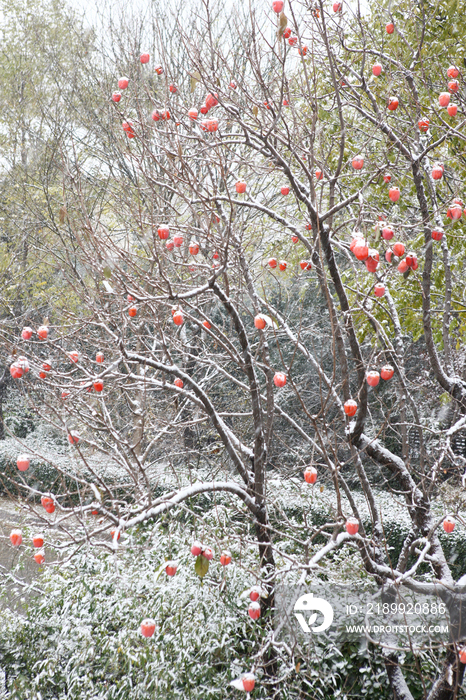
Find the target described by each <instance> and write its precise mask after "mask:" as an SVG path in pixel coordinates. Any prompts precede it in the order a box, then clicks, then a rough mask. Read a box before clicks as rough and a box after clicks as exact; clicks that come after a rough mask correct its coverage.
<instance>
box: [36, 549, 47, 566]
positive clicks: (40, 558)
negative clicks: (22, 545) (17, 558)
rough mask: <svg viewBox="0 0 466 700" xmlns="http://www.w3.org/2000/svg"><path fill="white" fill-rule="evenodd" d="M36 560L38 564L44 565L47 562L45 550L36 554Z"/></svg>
mask: <svg viewBox="0 0 466 700" xmlns="http://www.w3.org/2000/svg"><path fill="white" fill-rule="evenodd" d="M34 559H35V561H36V562H37V563H38V564H43V563H44V561H45V553H44V550H43V549H40V550H39V551H38V552H36V553H35V554H34Z"/></svg>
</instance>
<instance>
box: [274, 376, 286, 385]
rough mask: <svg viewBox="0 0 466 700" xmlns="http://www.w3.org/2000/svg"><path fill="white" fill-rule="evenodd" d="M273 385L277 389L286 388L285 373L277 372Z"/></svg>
mask: <svg viewBox="0 0 466 700" xmlns="http://www.w3.org/2000/svg"><path fill="white" fill-rule="evenodd" d="M273 383H274V384H275V386H277V387H279V388H280V387H282V386H285V384H286V374H285V373H284V372H275V374H274V376H273Z"/></svg>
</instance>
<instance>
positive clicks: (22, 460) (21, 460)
mask: <svg viewBox="0 0 466 700" xmlns="http://www.w3.org/2000/svg"><path fill="white" fill-rule="evenodd" d="M30 464H31V461H30V459H29V457H28V456H27V455H19V457H18V459H17V460H16V466H17V467H18V469H19V471H20V472H25V471H27V470H28V469H29V465H30Z"/></svg>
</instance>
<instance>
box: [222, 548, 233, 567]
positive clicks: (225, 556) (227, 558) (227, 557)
mask: <svg viewBox="0 0 466 700" xmlns="http://www.w3.org/2000/svg"><path fill="white" fill-rule="evenodd" d="M220 564H221V565H222V566H228V564H231V554H230V552H228V551H227V550H225V551H223V552H222V553H221V555H220Z"/></svg>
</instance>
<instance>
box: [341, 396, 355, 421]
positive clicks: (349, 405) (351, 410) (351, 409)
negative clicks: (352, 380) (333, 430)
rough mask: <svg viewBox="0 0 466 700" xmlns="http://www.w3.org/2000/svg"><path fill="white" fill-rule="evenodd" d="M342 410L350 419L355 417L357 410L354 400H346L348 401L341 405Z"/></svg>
mask: <svg viewBox="0 0 466 700" xmlns="http://www.w3.org/2000/svg"><path fill="white" fill-rule="evenodd" d="M343 410H344V412H345V413H346V415H347V416H349V417H350V418H351V417H352V416H354V415H355V413H356V411H357V410H358V404H357V403H356V401H355V400H354V399H348V401H345V403H344V405H343Z"/></svg>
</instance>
